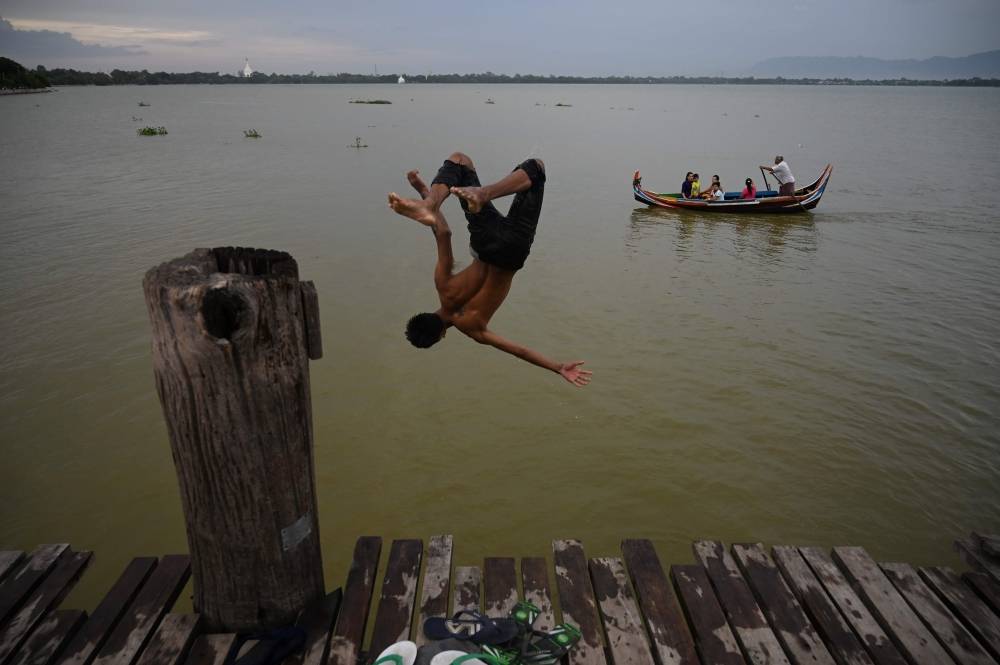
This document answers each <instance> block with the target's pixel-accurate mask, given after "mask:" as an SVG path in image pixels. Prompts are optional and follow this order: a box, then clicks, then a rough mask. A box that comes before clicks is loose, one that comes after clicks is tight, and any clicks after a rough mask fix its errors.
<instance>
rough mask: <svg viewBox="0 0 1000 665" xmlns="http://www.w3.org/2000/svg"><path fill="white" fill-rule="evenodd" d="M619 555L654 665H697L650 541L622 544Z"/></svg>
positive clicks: (679, 610) (689, 634) (679, 614)
mask: <svg viewBox="0 0 1000 665" xmlns="http://www.w3.org/2000/svg"><path fill="white" fill-rule="evenodd" d="M622 554H623V555H624V557H625V564H626V566H627V567H628V571H629V574H630V575H631V576H632V586H633V587H634V588H635V595H636V596H637V597H638V599H639V607H640V609H641V610H642V614H643V616H645V617H646V624H647V626H648V627H649V635H650V637H651V638H652V646H653V656H654V658H656V662H657V665H686V664H687V663H697V662H698V656H697V654H696V653H695V649H694V639H693V638H692V637H691V631H690V630H689V629H688V627H687V624H686V623H685V622H684V615H683V612H682V611H681V608H680V605H678V603H677V598H676V597H675V596H674V593H673V591H672V590H671V589H670V583H669V582H668V581H667V576H666V575H665V574H664V572H663V566H662V565H660V559H659V557H657V556H656V549H655V548H654V547H653V543H652V542H650V541H649V540H624V541H622Z"/></svg>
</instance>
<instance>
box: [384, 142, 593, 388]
mask: <svg viewBox="0 0 1000 665" xmlns="http://www.w3.org/2000/svg"><path fill="white" fill-rule="evenodd" d="M406 178H407V180H409V182H410V185H412V186H413V188H414V189H415V190H417V193H418V194H420V198H419V199H404V198H402V197H400V196H399V195H397V194H396V193H395V192H393V193H391V194H389V207H390V208H392V209H393V210H394V211H396V212H397V213H399V214H400V215H403V216H405V217H409V218H410V219H414V220H416V221H418V222H420V223H421V224H423V225H425V226H429V227H431V230H432V231H433V232H434V238H435V239H436V241H437V252H438V258H437V266H436V267H435V268H434V286H435V288H436V289H437V292H438V299H439V300H440V302H441V307H440V308H438V309H437V311H434V312H426V313H423V314H417V315H416V316H414V317H413V318H411V319H410V321H409V322H408V323H407V324H406V338H407V339H408V340H410V342H411V343H412V344H413V345H414V346H416V347H418V348H423V349H425V348H427V347H429V346H432V345H433V344H435V343H436V342H437V341H438V340H440V339H442V338H443V337H444V336H445V333H446V332H447V330H448V328H449V327H450V326H455V327H456V328H458V329H459V330H461V331H462V332H463V333H465V334H466V335H468V336H469V337H471V338H472V339H474V340H476V341H477V342H479V343H480V344H489V345H490V346H493V347H496V348H498V349H500V350H501V351H506V352H507V353H510V354H512V355H515V356H517V357H518V358H521V359H523V360H527V361H528V362H530V363H532V364H533V365H538V366H539V367H543V368H545V369H547V370H550V371H553V372H556V373H558V374H559V375H560V376H562V377H563V378H564V379H566V380H567V381H569V382H570V383H572V384H573V385H576V386H585V385H587V384H588V383H590V374H591V372H590V371H589V370H585V369H580V365H582V364H583V361H582V360H580V361H576V362H571V363H560V362H556V361H554V360H550V359H549V358H546V357H545V356H543V355H541V354H540V353H538V352H536V351H532V350H531V349H528V348H526V347H523V346H520V345H519V344H515V343H514V342H511V341H510V340H508V339H505V338H503V337H501V336H500V335H498V334H496V333H495V332H493V331H492V330H490V329H489V328H487V325H488V324H489V322H490V319H491V318H493V314H494V313H496V311H497V309H498V308H499V307H500V305H502V304H503V301H504V299H505V298H506V297H507V294H508V293H509V292H510V286H511V282H512V281H513V279H514V274H515V273H516V272H517V271H518V270H520V269H521V268H522V267H523V266H524V261H525V259H527V258H528V253H529V252H530V251H531V243H532V241H533V240H534V239H535V227H536V226H537V225H538V216H539V215H540V214H541V212H542V197H543V195H544V193H545V165H544V164H543V163H542V160H540V159H528V160H525V161H524V162H522V163H521V164H519V165H518V166H517V167H516V168H515V169H514V170H513V171H512V172H511V173H510V175H508V176H506V177H504V178H503V179H501V180H499V181H497V182H495V183H493V184H491V185H486V186H485V187H484V186H482V185H481V184H480V182H479V176H478V175H477V174H476V169H475V166H474V165H473V163H472V160H471V159H469V157H468V156H467V155H465V154H463V153H460V152H456V153H453V154H452V155H451V156H450V157H448V159H446V160H445V162H444V164H443V165H442V166H441V168H440V169H439V170H438V173H437V176H436V177H435V178H434V180H433V182H431V186H430V187H427V185H426V183H424V181H423V180H422V179H421V178H420V174H419V172H417V171H410V172H409V173H407V174H406ZM449 194H454V195H455V196H456V197H457V198H458V199H459V201H460V202H461V205H462V209H463V210H464V211H465V218H466V219H467V220H468V221H469V245H470V248H471V250H472V256H473V261H472V264H471V265H469V266H468V267H467V268H465V269H464V270H461V271H459V272H458V273H455V274H452V271H453V269H454V265H455V260H454V256H453V255H452V250H451V229H450V228H449V227H448V222H446V221H445V218H444V215H442V214H441V204H442V203H444V200H445V199H446V198H448V196H449ZM511 194H513V195H514V201H513V203H511V206H510V210H509V211H508V212H507V216H506V217H504V216H503V215H502V214H501V213H500V211H499V210H497V208H496V206H494V205H493V200H494V199H498V198H502V197H504V196H510V195H511Z"/></svg>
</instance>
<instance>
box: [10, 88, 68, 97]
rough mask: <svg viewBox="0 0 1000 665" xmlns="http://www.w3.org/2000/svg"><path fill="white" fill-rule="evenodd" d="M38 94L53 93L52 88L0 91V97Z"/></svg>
mask: <svg viewBox="0 0 1000 665" xmlns="http://www.w3.org/2000/svg"><path fill="white" fill-rule="evenodd" d="M40 92H55V91H54V90H53V89H52V88H13V89H11V88H2V89H0V96H2V95H34V94H37V93H40Z"/></svg>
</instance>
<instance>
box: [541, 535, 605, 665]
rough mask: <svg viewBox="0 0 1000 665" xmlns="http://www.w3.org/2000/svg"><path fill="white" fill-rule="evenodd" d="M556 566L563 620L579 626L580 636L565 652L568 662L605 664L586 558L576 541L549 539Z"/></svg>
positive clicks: (574, 663)
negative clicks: (573, 645) (567, 652)
mask: <svg viewBox="0 0 1000 665" xmlns="http://www.w3.org/2000/svg"><path fill="white" fill-rule="evenodd" d="M552 554H553V558H554V560H555V567H556V589H558V591H559V604H560V605H561V606H562V615H563V622H568V623H571V624H573V625H575V626H577V627H578V628H579V629H580V632H581V633H582V634H583V638H582V639H581V640H580V641H579V642H578V643H577V644H576V646H575V647H573V649H571V650H570V652H569V662H570V665H605V664H606V663H607V659H606V658H605V657H604V645H603V643H602V641H601V624H600V619H599V618H598V617H597V600H596V599H595V598H594V591H593V589H592V588H591V586H590V574H589V571H588V570H587V557H586V556H585V555H584V553H583V545H581V544H580V541H579V540H554V541H552Z"/></svg>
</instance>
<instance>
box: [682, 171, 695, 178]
mask: <svg viewBox="0 0 1000 665" xmlns="http://www.w3.org/2000/svg"><path fill="white" fill-rule="evenodd" d="M688 175H694V173H693V172H692V171H688V172H687V175H686V176H684V177H685V178H686V177H688Z"/></svg>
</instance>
